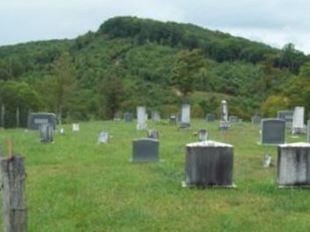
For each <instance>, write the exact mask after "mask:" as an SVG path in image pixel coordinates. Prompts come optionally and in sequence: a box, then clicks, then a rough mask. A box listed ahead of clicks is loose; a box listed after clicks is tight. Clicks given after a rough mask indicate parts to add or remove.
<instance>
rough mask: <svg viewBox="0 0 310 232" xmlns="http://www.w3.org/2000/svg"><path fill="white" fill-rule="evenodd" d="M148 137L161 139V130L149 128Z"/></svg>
mask: <svg viewBox="0 0 310 232" xmlns="http://www.w3.org/2000/svg"><path fill="white" fill-rule="evenodd" d="M147 137H148V138H151V139H159V132H158V131H157V130H148V132H147Z"/></svg>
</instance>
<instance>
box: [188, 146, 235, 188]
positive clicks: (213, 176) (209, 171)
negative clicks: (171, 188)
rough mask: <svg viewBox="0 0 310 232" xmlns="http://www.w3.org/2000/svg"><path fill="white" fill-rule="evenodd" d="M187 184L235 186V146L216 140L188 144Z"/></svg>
mask: <svg viewBox="0 0 310 232" xmlns="http://www.w3.org/2000/svg"><path fill="white" fill-rule="evenodd" d="M185 185H186V186H197V187H208V186H224V187H232V186H233V146H232V145H230V144H224V143H218V142H214V141H207V142H199V143H192V144H187V146H186V160H185Z"/></svg>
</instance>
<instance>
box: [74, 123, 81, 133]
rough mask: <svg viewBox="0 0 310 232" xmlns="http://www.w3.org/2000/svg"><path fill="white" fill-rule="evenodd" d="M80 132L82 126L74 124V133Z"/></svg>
mask: <svg viewBox="0 0 310 232" xmlns="http://www.w3.org/2000/svg"><path fill="white" fill-rule="evenodd" d="M79 131H80V124H79V123H73V124H72V132H73V133H77V132H79Z"/></svg>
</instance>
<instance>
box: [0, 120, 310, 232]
mask: <svg viewBox="0 0 310 232" xmlns="http://www.w3.org/2000/svg"><path fill="white" fill-rule="evenodd" d="M149 125H150V128H154V129H157V130H159V131H160V156H161V159H163V160H164V162H160V163H153V164H133V163H130V162H129V159H130V158H131V153H132V140H133V139H135V138H140V137H143V136H145V132H141V131H136V128H135V127H136V124H135V123H134V122H133V123H124V122H111V121H109V122H88V123H82V124H81V131H80V133H78V134H72V132H71V126H70V125H67V126H65V129H66V133H67V134H66V136H64V137H62V136H61V135H59V134H56V136H55V143H53V144H41V143H40V142H39V138H38V133H37V132H32V131H31V132H25V131H24V130H22V129H16V130H5V131H0V140H1V141H3V140H4V139H5V138H11V139H12V140H13V143H14V151H15V153H17V154H21V155H23V156H24V157H25V164H26V171H27V186H26V189H27V203H28V222H29V231H40V232H43V231H57V232H61V231H66V232H67V231H72V232H73V231H74V232H77V231H126V232H130V231H191V232H193V231H310V190H307V189H298V188H297V189H278V188H277V185H276V167H272V168H269V169H264V168H262V165H261V161H262V159H263V154H264V152H265V151H268V152H271V154H272V156H273V161H274V163H276V162H275V161H276V147H269V148H267V149H266V148H264V147H262V146H259V145H257V141H258V140H259V127H258V126H255V125H251V124H250V123H243V124H240V125H233V127H232V128H231V130H230V131H229V132H227V133H225V134H223V133H221V132H219V131H218V122H214V123H206V122H205V121H203V120H194V121H193V128H192V129H191V130H189V131H178V130H177V127H176V126H172V125H168V124H164V123H161V124H155V123H151V122H149ZM199 128H207V129H208V131H209V135H210V138H211V139H212V140H217V141H221V142H227V143H230V144H233V145H234V182H235V184H236V185H237V188H236V189H207V190H202V189H195V188H193V189H188V188H183V187H182V186H181V182H182V181H183V180H184V158H185V145H186V144H187V143H190V142H194V141H196V140H197V138H196V137H194V136H193V132H194V131H195V130H197V129H199ZM101 130H105V131H108V132H109V133H110V134H111V135H112V138H111V140H110V142H109V144H97V135H98V133H99V132H100V131H101ZM305 139H306V138H305V136H300V137H299V138H291V136H290V135H288V134H287V140H289V141H305ZM1 202H2V200H1ZM1 205H2V203H1ZM1 220H2V219H1ZM0 226H1V229H2V227H3V226H2V224H1V225H0Z"/></svg>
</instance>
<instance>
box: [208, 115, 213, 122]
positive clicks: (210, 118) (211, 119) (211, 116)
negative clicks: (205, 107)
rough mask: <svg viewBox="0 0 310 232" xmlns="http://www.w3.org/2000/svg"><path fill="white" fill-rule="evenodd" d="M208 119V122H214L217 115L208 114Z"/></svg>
mask: <svg viewBox="0 0 310 232" xmlns="http://www.w3.org/2000/svg"><path fill="white" fill-rule="evenodd" d="M207 121H208V122H214V121H215V115H214V114H207Z"/></svg>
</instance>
